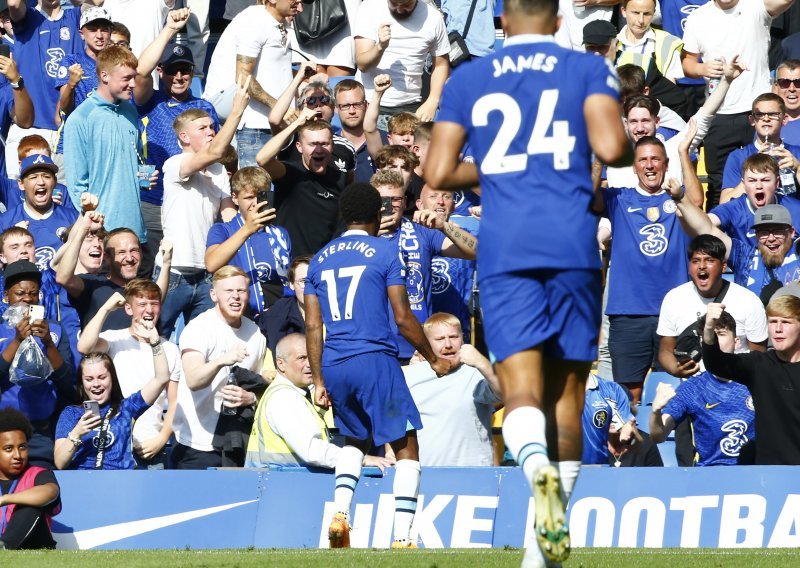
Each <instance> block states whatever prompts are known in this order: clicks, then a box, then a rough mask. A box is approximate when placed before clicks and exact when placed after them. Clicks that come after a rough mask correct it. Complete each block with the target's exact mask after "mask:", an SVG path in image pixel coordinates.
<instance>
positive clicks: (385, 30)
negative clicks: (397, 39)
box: [375, 22, 392, 51]
mask: <svg viewBox="0 0 800 568" xmlns="http://www.w3.org/2000/svg"><path fill="white" fill-rule="evenodd" d="M391 39H392V23H391V22H383V23H382V24H381V25H380V26H378V41H377V42H375V43H376V45H377V46H378V49H380V50H381V51H384V50H385V49H386V48H387V47H389V41H391Z"/></svg>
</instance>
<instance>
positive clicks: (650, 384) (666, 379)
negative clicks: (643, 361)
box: [642, 371, 681, 406]
mask: <svg viewBox="0 0 800 568" xmlns="http://www.w3.org/2000/svg"><path fill="white" fill-rule="evenodd" d="M658 383H667V384H670V385H672V386H673V388H676V389H677V388H678V385H679V384H681V380H680V379H679V378H678V377H673V376H672V375H670V374H669V373H666V372H664V371H653V372H651V373H650V374H649V375H647V378H646V379H645V381H644V390H643V391H642V406H652V404H653V400H654V399H655V398H656V389H657V388H658Z"/></svg>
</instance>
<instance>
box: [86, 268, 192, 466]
mask: <svg viewBox="0 0 800 568" xmlns="http://www.w3.org/2000/svg"><path fill="white" fill-rule="evenodd" d="M119 308H124V310H125V312H126V313H127V314H128V315H129V316H131V325H130V326H129V327H128V328H126V329H113V330H106V331H102V332H101V330H102V329H103V324H104V323H105V321H106V318H107V317H108V314H110V313H111V312H113V311H114V310H117V309H119ZM160 315H161V289H160V288H159V287H158V285H157V284H156V283H155V282H152V281H150V280H144V279H141V278H138V279H135V280H131V281H130V282H128V284H127V285H126V286H125V290H124V292H123V293H122V294H120V293H119V292H114V294H113V295H112V296H111V297H110V298H109V299H108V300H107V301H106V303H105V304H104V305H103V306H102V307H101V308H100V310H98V312H97V314H95V316H94V317H93V318H92V319H91V320H90V321H89V323H87V324H86V327H84V329H83V331H82V332H81V336H80V339H79V341H78V350H79V351H80V352H81V353H82V354H84V355H86V354H88V353H91V352H93V351H101V352H103V353H108V355H109V356H110V357H111V359H112V361H114V368H115V369H116V371H117V379H118V380H119V386H120V387H121V388H122V396H123V397H128V396H131V395H132V394H133V393H135V392H138V391H139V390H141V388H142V386H144V384H145V383H147V381H149V380H150V379H151V378H152V377H153V376H154V373H155V370H154V369H153V355H152V354H151V352H150V351H151V349H154V348H155V347H153V346H152V345H151V344H150V343H149V340H148V337H149V333H147V329H146V328H145V327H144V326H146V325H149V326H153V325H155V324H156V323H157V322H158V318H159V316H160ZM143 322H144V323H143ZM147 322H149V324H148V323H147ZM160 345H161V347H163V349H164V353H165V354H166V356H167V363H168V365H169V372H170V382H169V386H168V387H167V390H166V394H165V393H163V392H162V393H161V394H160V395H159V397H158V398H157V399H156V401H155V402H154V403H153V405H152V406H151V407H150V408H149V409H148V410H147V411H146V412H145V413H144V414H142V415H141V416H140V417H139V418H137V419H136V423H135V424H134V425H133V452H134V459H135V460H136V464H137V469H164V467H165V466H166V463H167V455H166V452H165V451H164V446H165V445H166V443H167V441H168V440H169V438H170V436H171V435H172V418H173V416H174V415H175V403H176V401H177V397H178V381H179V379H180V376H181V360H180V354H179V353H178V346H177V345H175V344H174V343H172V342H170V341H167V340H166V339H161V340H160ZM156 347H157V346H156ZM167 402H169V404H167ZM165 406H166V407H167V413H166V415H165V416H163V417H162V415H163V414H164V407H165Z"/></svg>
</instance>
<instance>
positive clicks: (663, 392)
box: [650, 383, 675, 444]
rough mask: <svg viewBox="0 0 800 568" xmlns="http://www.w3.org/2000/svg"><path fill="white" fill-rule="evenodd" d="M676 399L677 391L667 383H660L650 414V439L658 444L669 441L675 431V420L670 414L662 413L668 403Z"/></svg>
mask: <svg viewBox="0 0 800 568" xmlns="http://www.w3.org/2000/svg"><path fill="white" fill-rule="evenodd" d="M674 397H675V389H674V388H672V385H669V384H667V383H658V387H656V397H655V398H654V399H653V412H652V413H651V414H650V438H652V440H653V442H655V443H656V444H660V443H661V442H663V441H664V440H666V439H667V436H669V433H670V432H672V431H673V430H674V429H675V420H674V419H673V418H672V416H670V415H669V414H662V413H661V411H662V410H663V409H664V407H665V406H666V405H667V403H668V402H669V401H670V400H672V399H673V398H674Z"/></svg>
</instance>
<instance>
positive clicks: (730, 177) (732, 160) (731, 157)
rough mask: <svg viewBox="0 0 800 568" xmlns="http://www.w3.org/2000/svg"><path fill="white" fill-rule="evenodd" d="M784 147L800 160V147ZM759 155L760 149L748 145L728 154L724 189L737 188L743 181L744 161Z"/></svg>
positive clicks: (789, 145) (723, 176)
mask: <svg viewBox="0 0 800 568" xmlns="http://www.w3.org/2000/svg"><path fill="white" fill-rule="evenodd" d="M783 146H784V148H786V149H787V150H789V152H791V154H792V155H793V156H794V157H795V158H797V159H800V146H794V145H792V144H784V145H783ZM757 153H758V148H756V145H755V144H748V145H747V146H745V147H744V148H738V149H737V150H734V151H733V152H731V153H730V154H728V159H727V160H725V169H724V170H723V171H722V187H736V186H737V185H738V184H739V182H740V181H742V165H743V164H744V161H745V160H746V159H747V158H749V157H750V156H752V155H753V154H757ZM778 182H779V183H778V185H779V186H780V180H778Z"/></svg>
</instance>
